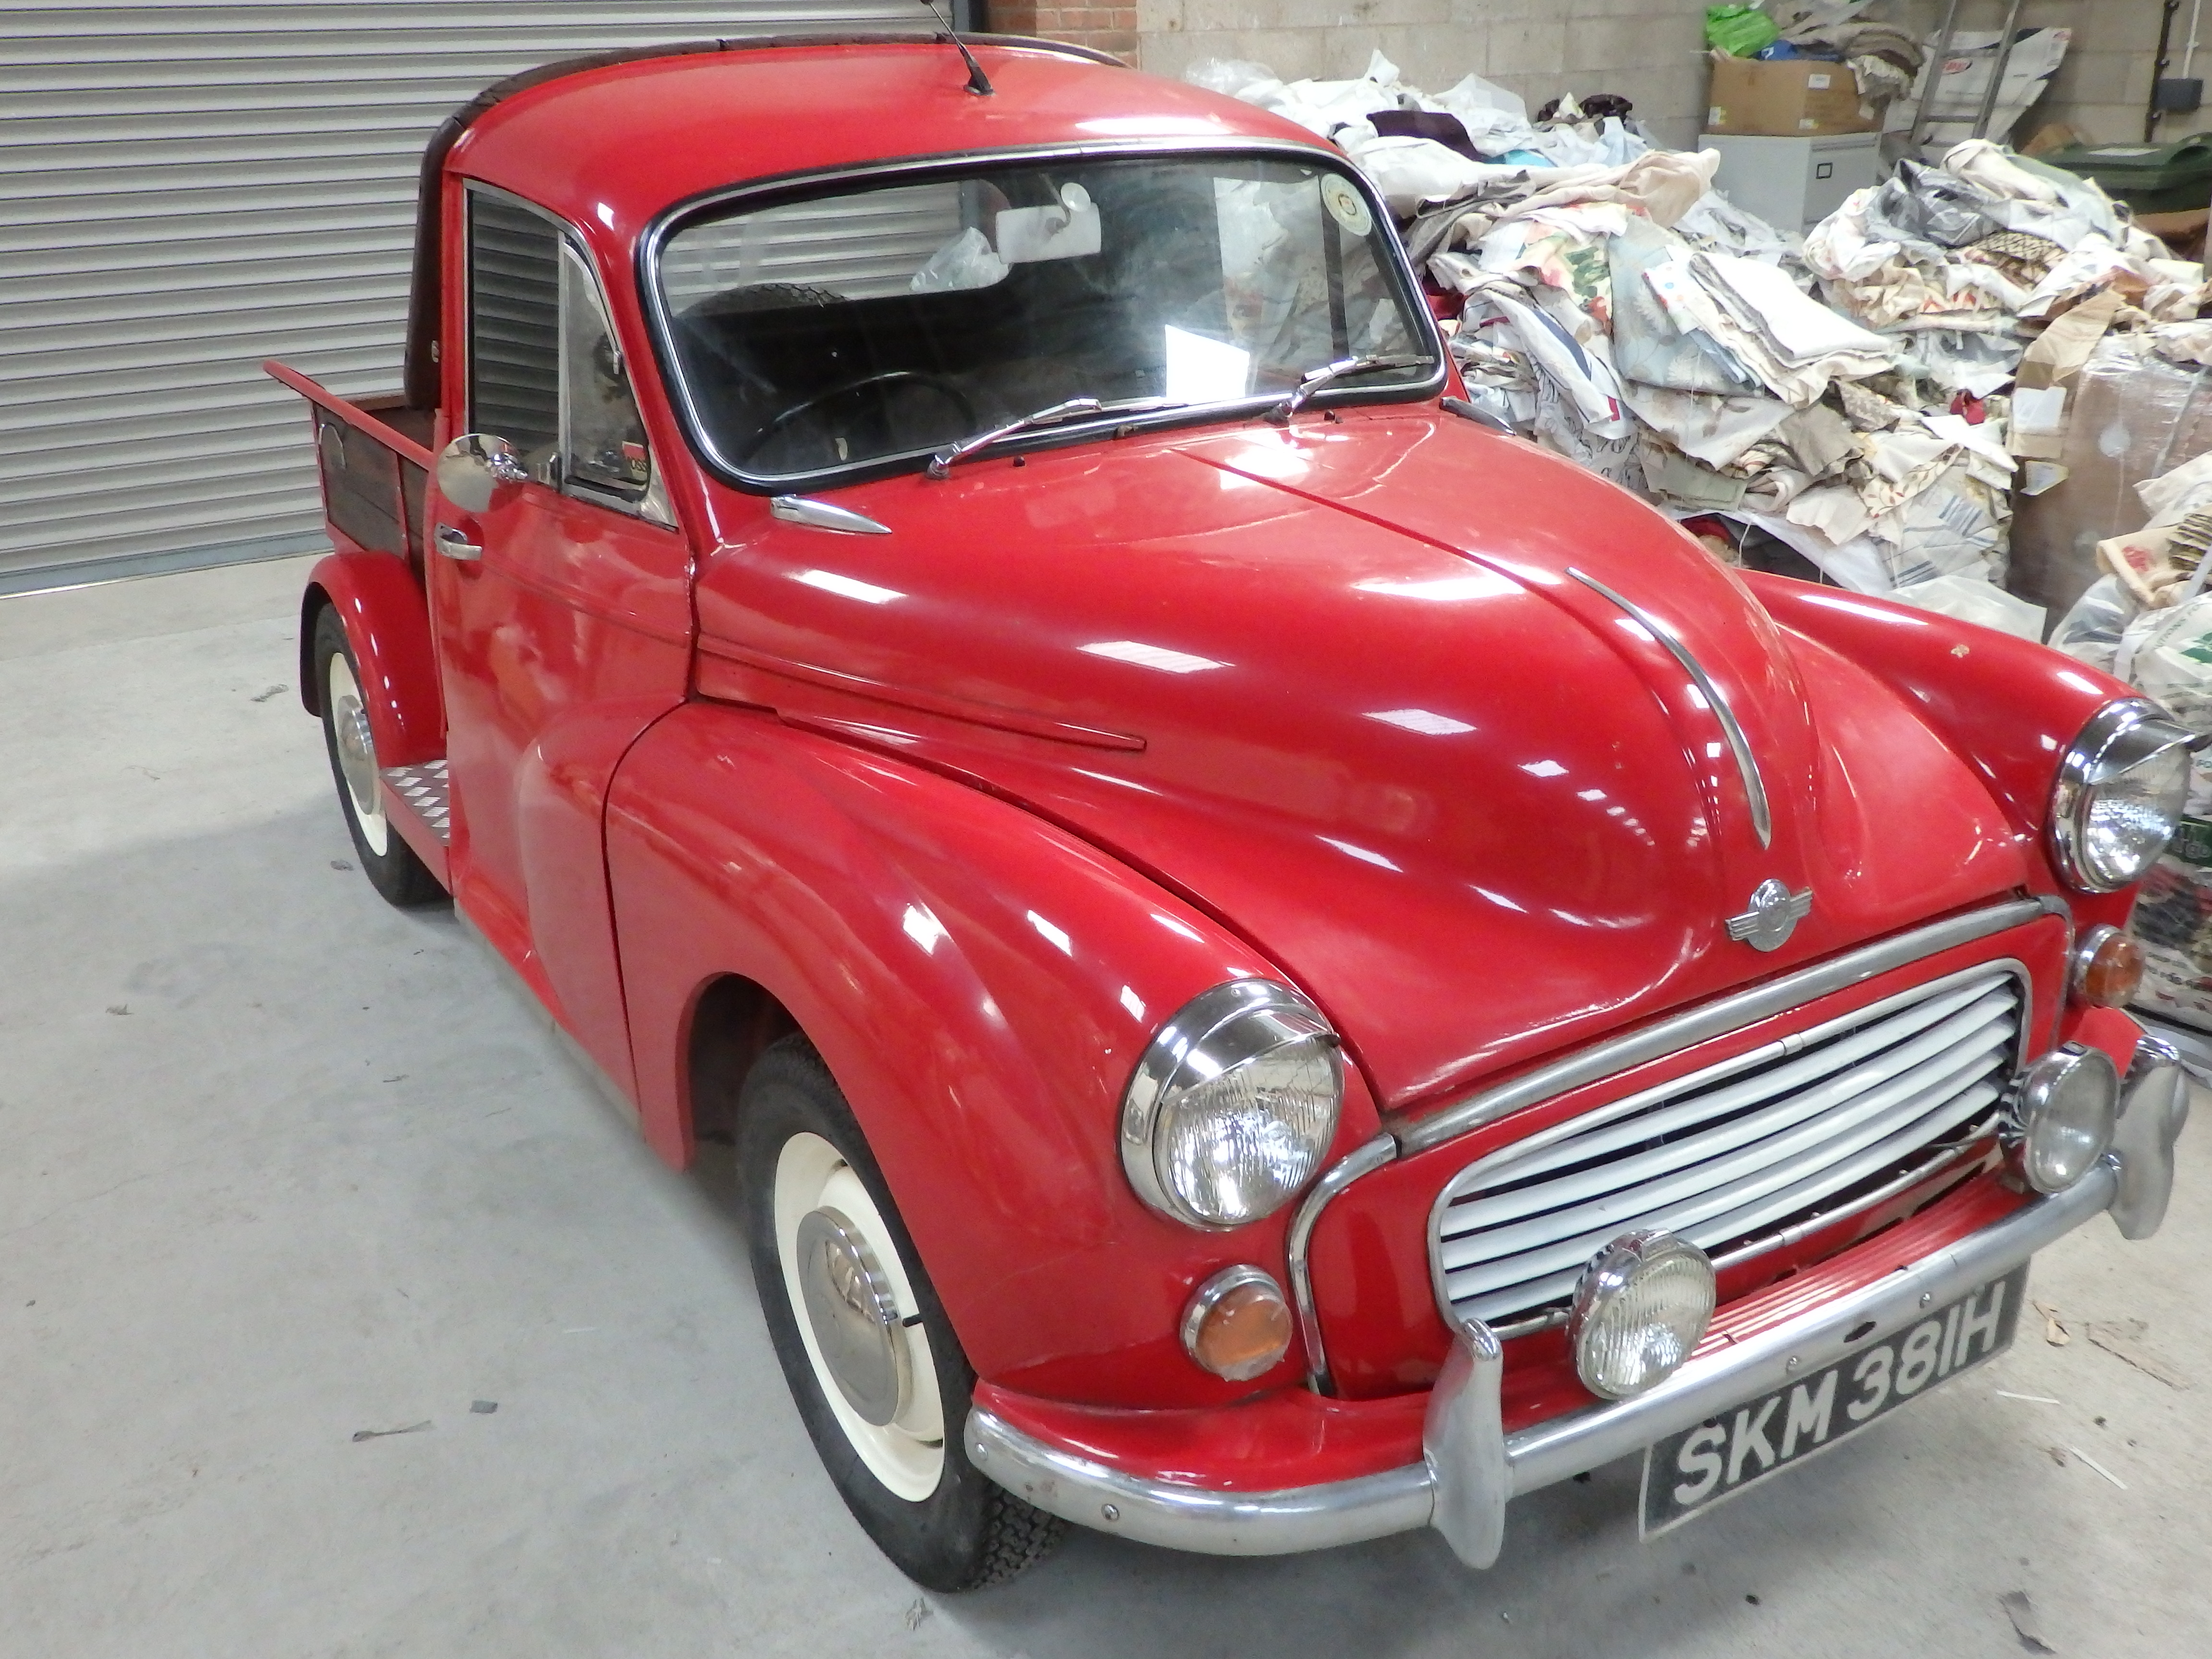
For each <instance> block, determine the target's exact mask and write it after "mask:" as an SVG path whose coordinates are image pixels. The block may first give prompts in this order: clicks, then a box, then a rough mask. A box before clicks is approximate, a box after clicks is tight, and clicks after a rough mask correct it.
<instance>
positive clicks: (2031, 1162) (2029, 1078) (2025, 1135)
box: [2006, 1042, 2120, 1194]
mask: <svg viewBox="0 0 2212 1659" xmlns="http://www.w3.org/2000/svg"><path fill="white" fill-rule="evenodd" d="M2076 1079H2093V1080H2094V1082H2095V1083H2096V1084H2098V1085H2101V1086H2100V1088H2099V1092H2098V1099H2099V1102H2100V1118H2101V1122H2100V1125H2099V1126H2098V1129H2099V1133H2097V1134H2096V1135H2095V1136H2094V1137H2093V1139H2094V1145H2093V1146H2092V1148H2091V1150H2090V1151H2089V1152H2088V1154H2087V1156H2086V1157H2084V1158H2081V1160H2080V1167H2079V1168H2078V1169H2076V1170H2074V1171H2073V1172H2072V1173H2071V1174H2070V1175H2065V1176H2063V1177H2060V1178H2052V1177H2051V1176H2050V1174H2049V1170H2048V1164H2049V1160H2048V1158H2046V1157H2045V1155H2044V1153H2043V1152H2042V1151H2041V1150H2040V1146H2041V1143H2042V1142H2043V1141H2044V1140H2045V1139H2046V1138H2047V1137H2048V1136H2050V1135H2051V1134H2057V1133H2065V1132H2066V1130H2067V1128H2068V1127H2071V1126H2056V1127H2054V1126H2053V1125H2054V1121H2053V1118H2052V1114H2053V1113H2054V1112H2055V1111H2056V1110H2057V1103H2058V1101H2059V1098H2060V1097H2061V1095H2062V1093H2063V1091H2065V1090H2066V1088H2067V1087H2068V1085H2069V1084H2072V1083H2073V1082H2075V1080H2076ZM2119 1107H2120V1069H2119V1067H2118V1066H2116V1065H2114V1064H2113V1063H2112V1056H2111V1055H2110V1054H2106V1052H2105V1051H2104V1050H2103V1049H2102V1048H2089V1047H2087V1045H2086V1044H2083V1043H2079V1042H2069V1043H2067V1044H2066V1045H2064V1046H2063V1048H2053V1049H2052V1050H2051V1052H2050V1053H2049V1054H2045V1055H2043V1056H2042V1057H2041V1058H2039V1059H2038V1060H2035V1061H2034V1062H2033V1064H2031V1065H2030V1066H2028V1068H2027V1070H2026V1071H2025V1072H2023V1073H2021V1079H2020V1090H2019V1093H2018V1095H2017V1096H2016V1097H2015V1100H2014V1103H2013V1109H2012V1114H2011V1120H2012V1121H2011V1122H2010V1123H2009V1124H2008V1125H2007V1129H2008V1133H2007V1136H2006V1139H2008V1140H2010V1141H2012V1143H2013V1146H2012V1152H2013V1157H2014V1159H2015V1164H2016V1167H2017V1168H2018V1170H2019V1171H2020V1175H2021V1179H2022V1180H2024V1181H2026V1182H2027V1184H2028V1185H2029V1186H2030V1187H2032V1188H2034V1189H2035V1190H2036V1191H2037V1192H2039V1193H2045V1194H2050V1193H2063V1192H2064V1191H2066V1190H2067V1189H2068V1188H2071V1187H2074V1186H2075V1185H2078V1184H2079V1183H2080V1182H2081V1179H2082V1177H2084V1176H2087V1174H2088V1173H2089V1172H2090V1171H2091V1170H2093V1169H2095V1168H2096V1167H2097V1164H2098V1163H2099V1162H2100V1160H2101V1159H2102V1158H2104V1156H2105V1154H2106V1152H2109V1151H2111V1150H2112V1136H2113V1134H2114V1133H2116V1132H2117V1130H2118V1127H2119Z"/></svg>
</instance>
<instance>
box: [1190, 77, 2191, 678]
mask: <svg viewBox="0 0 2212 1659" xmlns="http://www.w3.org/2000/svg"><path fill="white" fill-rule="evenodd" d="M1190 78H1191V79H1192V80H1194V81H1195V82H1199V83H1200V84H1202V85H1206V86H1209V87H1212V88H1216V89H1218V90H1221V91H1225V92H1228V93H1231V94H1234V95H1236V96H1237V97H1241V98H1243V99H1245V100H1248V101H1249V102H1253V103H1256V104H1259V105H1261V106H1264V107H1267V108H1269V109H1273V110H1275V111H1277V112H1279V113H1281V114H1284V115H1285V116H1287V117H1288V118H1291V119H1292V120H1295V121H1297V122H1300V123H1301V124H1303V125H1305V126H1307V127H1309V128H1310V129H1311V130H1312V131H1316V132H1317V133H1320V134H1322V135H1323V136H1325V137H1330V138H1332V139H1333V140H1334V142H1335V143H1337V144H1338V145H1339V146H1340V147H1341V148H1342V149H1344V151H1345V152H1346V155H1349V156H1351V158H1352V160H1353V161H1355V162H1356V163H1357V164H1358V166H1359V167H1361V168H1362V170H1364V172H1365V173H1367V174H1368V175H1369V176H1370V178H1371V179H1373V180H1374V182H1375V184H1376V186H1377V188H1378V190H1379V191H1380V192H1381V193H1382V195H1383V197H1384V198H1385V200H1386V201H1387V202H1388V203H1389V206H1390V209H1391V210H1392V212H1393V214H1394V215H1395V216H1396V219H1397V222H1398V228H1399V232H1400V234H1401V236H1402V237H1403V239H1404V240H1405V243H1406V246H1407V252H1409V253H1410V254H1411V256H1412V258H1413V263H1414V265H1415V268H1416V269H1417V270H1419V271H1420V273H1421V274H1422V276H1423V278H1424V280H1425V285H1426V287H1427V289H1428V291H1429V296H1430V301H1431V306H1432V307H1433V308H1434V309H1435V310H1436V311H1437V314H1438V315H1439V316H1440V317H1441V318H1443V326H1444V328H1445V330H1446V331H1447V333H1448V334H1449V336H1450V337H1451V346H1452V351H1453V355H1454V356H1455V358H1456V359H1457V360H1458V362H1459V364H1460V367H1461V369H1462V376H1463V378H1464V380H1466V383H1467V386H1468V395H1469V397H1470V398H1471V399H1472V400H1473V401H1474V403H1475V404H1477V405H1478V406H1480V407H1481V408H1482V409H1484V410H1486V412H1487V413H1489V414H1491V415H1492V416H1496V417H1497V418H1498V419H1500V420H1502V421H1503V422H1505V423H1507V424H1509V425H1510V426H1511V427H1512V428H1514V429H1515V430H1516V431H1518V432H1520V433H1521V434H1522V435H1524V436H1528V437H1529V438H1532V439H1534V441H1537V442H1538V443H1541V444H1542V445H1544V446H1545V447H1548V448H1551V449H1553V450H1556V451H1558V452H1559V453H1562V454H1565V455H1567V456H1569V457H1571V458H1572V459H1575V460H1577V461H1578V462H1580V463H1581V464H1582V465H1585V466H1587V467H1589V468H1590V469H1592V470H1593V471H1597V472H1600V473H1601V474H1603V475H1604V476H1605V477H1609V478H1611V479H1613V480H1614V481H1615V482H1616V483H1620V484H1622V485H1623V486H1625V487H1626V488H1628V489H1633V490H1636V491H1638V492H1639V493H1641V494H1643V495H1645V496H1646V497H1648V498H1649V499H1650V500H1651V501H1655V502H1656V503H1657V504H1658V505H1659V506H1661V507H1663V508H1665V509H1667V510H1668V511H1669V512H1671V513H1674V515H1675V516H1676V517H1678V518H1684V519H1692V518H1695V519H1705V518H1719V519H1723V520H1731V521H1733V522H1734V523H1735V524H1736V525H1739V526H1755V527H1757V528H1758V529H1759V530H1762V531H1764V532H1766V533H1768V534H1770V535H1771V536H1773V537H1775V538H1778V539H1779V540H1780V541H1781V542H1783V543H1784V544H1786V545H1787V546H1789V547H1790V548H1791V549H1793V550H1795V551H1796V553H1798V554H1799V555H1801V556H1803V557H1804V558H1806V559H1808V560H1810V561H1811V562H1813V563H1814V565H1816V566H1818V567H1819V568H1820V569H1821V570H1822V571H1823V572H1825V573H1826V574H1827V575H1828V576H1829V577H1830V578H1832V580H1836V581H1838V582H1839V583H1841V584H1843V585H1844V586H1849V587H1852V588H1856V589H1858V590H1860V591H1862V592H1900V597H1903V598H1905V599H1910V600H1912V601H1915V602H1917V603H1921V604H1924V605H1929V606H1930V607H1931V608H1935V609H1940V610H1944V611H1948V612H1950V613H1953V614H1960V615H1970V616H1972V617H1975V618H1976V619H1978V620H1989V621H1996V622H1997V623H1999V624H2000V625H2003V626H2008V627H2011V628H2013V629H2015V631H2018V632H2021V633H2026V634H2031V635H2037V634H2039V632H2040V629H2041V625H2042V613H2041V611H2039V610H2038V609H2037V608H2036V607H2033V606H2032V605H2030V606H2024V605H2020V604H2019V603H2018V602H2016V601H2014V600H2012V599H2011V598H2010V596H2009V595H2006V594H2004V593H2002V592H1998V591H1997V589H1996V586H1994V585H1995V584H1998V583H2001V582H2002V580H2003V578H2004V575H2005V568H2006V557H2007V549H2008V527H2009V524H2010V520H2011V516H2012V499H2013V490H2014V487H2015V480H2016V478H2017V477H2019V475H2020V473H2021V466H2022V464H2023V461H2027V462H2028V463H2029V464H2030V465H2033V466H2034V467H2038V468H2040V469H2041V471H2040V472H2039V475H2038V476H2039V483H2040V482H2048V481H2049V478H2050V477H2051V476H2056V475H2061V474H2062V473H2063V469H2060V468H2058V467H2057V466H2055V465H2051V461H2050V459H2048V456H2049V453H2051V452H2049V449H2048V445H2049V440H2047V439H2039V438H2037V437H2036V436H2035V435H2034V434H2033V432H2032V431H2031V432H2030V433H2029V434H2027V435H2025V436H2023V435H2021V434H2019V433H2016V432H2015V430H2014V426H2013V422H2012V421H2011V419H2010V416H2011V415H2012V412H2013V408H2014V402H2013V399H2012V398H2008V396H2007V395H2005V394H2006V393H2007V392H2008V389H2010V388H2011V387H2012V386H2013V385H2014V382H2015V377H2018V379H2019V380H2020V384H2021V386H2023V387H2025V388H2027V393H2026V395H2025V401H2026V403H2027V405H2028V406H2029V408H2030V409H2031V410H2032V411H2033V412H2034V413H2035V415H2036V417H2037V418H2038V419H2041V420H2045V421H2046V422H2048V421H2053V420H2057V421H2059V422H2062V424H2063V411H2062V410H2058V408H2057V404H2059V403H2063V395H2064V392H2065V386H2066V384H2067V377H2068V376H2069V374H2072V373H2073V372H2074V371H2075V370H2076V369H2078V368H2080V366H2081V362H2083V361H2084V360H2085V359H2086V358H2087V356H2088V355H2089V353H2090V352H2091V350H2092V349H2093V348H2094V347H2095V346H2096V344H2097V342H2098V339H2099V338H2100V337H2101V336H2103V335H2104V334H2105V333H2106V331H2108V330H2114V329H2122V330H2139V329H2145V328H2148V327H2150V326H2151V325H2154V323H2156V322H2159V321H2161V320H2179V319H2190V318H2194V317H2195V315H2196V313H2197V306H2198V304H2199V302H2200V301H2201V300H2202V299H2203V297H2204V289H2203V271H2202V270H2201V269H2200V268H2199V267H2198V266H2197V265H2194V264H2181V263H2179V262H2177V261H2174V260H2172V259H2169V258H2166V249H2165V247H2164V246H2163V245H2162V244H2160V243H2159V242H2158V241H2157V240H2155V239H2154V238H2152V237H2149V236H2148V235H2146V234H2143V233H2142V232H2141V231H2139V230H2137V229H2136V228H2133V227H2132V226H2131V225H2130V224H2129V223H2127V222H2126V221H2125V220H2124V217H2123V216H2122V215H2121V214H2120V213H2119V212H2118V211H2116V210H2114V208H2113V206H2112V203H2111V202H2110V201H2109V200H2107V199H2106V197H2105V196H2104V195H2103V193H2102V192H2101V191H2099V190H2098V188H2097V186H2096V185H2094V184H2093V183H2091V182H2089V181H2087V180H2085V179H2077V178H2075V177H2074V176H2073V175H2071V174H2069V173H2060V172H2058V171H2057V170H2055V169H2053V168H2050V167H2043V166H2041V165H2040V164H2039V163H2036V162H2033V161H2027V160H2025V159H2023V158H2021V157H2019V156H2015V155H2012V154H2010V153H2009V152H2008V151H2005V150H2002V149H1999V148H1998V147H1997V146H1996V145H1994V144H1991V143H1987V142H1986V141H1982V140H1973V141H1969V142H1967V143H1960V144H1957V145H1954V146H1953V147H1952V148H1951V149H1948V151H1946V152H1945V153H1944V155H1943V158H1942V164H1941V165H1939V166H1932V167H1931V166H1924V165H1923V164H1920V163H1917V162H1908V163H1906V164H1905V166H1904V167H1903V168H1902V170H1901V171H1900V173H1899V175H1898V176H1897V177H1896V178H1894V179H1891V180H1889V181H1888V182H1887V183H1885V184H1883V185H1879V186H1877V187H1875V188H1874V189H1870V190H1863V191H1858V192H1857V193H1856V194H1854V195H1853V196H1852V197H1850V199H1849V200H1847V201H1846V202H1845V203H1844V205H1843V207H1842V208H1840V209H1839V210H1838V211H1837V212H1836V213H1835V214H1833V215H1832V216H1830V217H1829V218H1828V219H1826V220H1825V221H1824V222H1821V223H1820V225H1819V226H1817V227H1815V228H1814V230H1813V231H1812V233H1811V234H1809V235H1808V236H1807V237H1806V238H1805V239H1804V241H1803V243H1802V247H1801V246H1793V244H1792V242H1791V241H1790V240H1785V239H1784V237H1783V236H1782V235H1781V234H1779V233H1778V232H1777V231H1776V230H1775V229H1774V228H1772V227H1771V226H1769V225H1767V224H1765V223H1764V222H1761V221H1759V220H1758V219H1756V218H1753V216H1750V215H1748V214H1746V213H1743V212H1741V211H1740V210H1737V209H1736V208H1735V207H1734V206H1732V205H1731V204H1729V201H1728V200H1727V198H1726V197H1724V196H1723V195H1722V194H1721V193H1720V192H1718V191H1715V190H1714V189H1713V188H1712V179H1713V176H1714V173H1715V170H1716V169H1717V166H1718V164H1719V158H1718V156H1717V155H1715V154H1713V153H1712V152H1710V151H1708V152H1705V153H1702V154H1687V153H1683V152H1677V151H1668V150H1664V149H1655V148H1654V147H1652V145H1651V144H1650V142H1649V140H1648V138H1647V137H1646V136H1645V135H1644V132H1643V131H1642V130H1641V129H1640V128H1639V127H1638V125H1636V124H1635V123H1634V121H1633V120H1632V118H1623V117H1622V116H1620V115H1619V114H1610V115H1607V116H1605V117H1603V118H1592V117H1591V116H1589V115H1587V114H1585V112H1584V111H1583V107H1582V106H1579V105H1577V103H1576V101H1575V100H1572V99H1565V100H1559V104H1558V106H1557V107H1556V109H1553V108H1552V107H1551V106H1547V112H1548V113H1549V118H1547V119H1536V120H1532V119H1531V118H1530V117H1529V115H1528V108H1527V106H1526V105H1525V104H1524V103H1523V102H1522V100H1520V99H1519V98H1517V97H1516V96H1515V95H1514V94H1511V93H1510V92H1507V91H1506V90H1504V88H1499V87H1496V86H1493V85H1492V84H1490V83H1489V82H1486V81H1483V80H1482V79H1481V78H1480V76H1473V75H1470V76H1467V77H1465V78H1464V79H1462V81H1460V82H1458V83H1457V84H1455V85H1454V86H1453V87H1452V88H1449V90H1448V91H1446V92H1443V93H1440V94H1434V95H1431V94H1425V93H1423V92H1421V91H1419V89H1417V88H1413V87H1409V86H1407V85H1406V84H1405V83H1404V82H1403V81H1402V80H1401V78H1400V76H1399V71H1398V70H1397V68H1396V66H1395V65H1394V64H1391V63H1390V62H1389V60H1388V59H1387V58H1384V57H1383V55H1382V54H1381V53H1380V52H1377V53H1376V54H1374V56H1373V58H1371V59H1370V63H1369V64H1368V67H1367V71H1366V73H1365V74H1364V76H1361V77H1360V78H1359V79H1358V80H1354V81H1337V82H1316V81H1299V82H1291V83H1288V84H1285V82H1282V81H1280V80H1279V79H1278V78H1276V77H1275V76H1273V75H1272V74H1270V73H1269V72H1268V71H1267V70H1266V69H1265V68H1263V67H1262V66H1261V65H1258V64H1230V63H1220V62H1212V63H1206V64H1199V65H1196V66H1195V67H1194V69H1193V70H1191V71H1190ZM1590 102H1591V103H1592V104H1593V105H1594V106H1600V107H1614V106H1618V105H1619V100H1607V101H1606V103H1604V104H1602V105H1601V104H1600V102H1599V100H1596V99H1593V100H1590ZM2205 332H2206V333H2207V334H2208V335H2212V325H2207V327H2206V329H2205ZM2205 344H2206V349H2207V351H2208V355H2212V339H2208V340H2207V342H2206V343H2205ZM2054 393H2055V394H2057V397H2056V398H2055V399H2054V397H2053V394H2054ZM1740 540H1741V532H1736V533H1735V534H1734V535H1731V536H1729V537H1728V538H1707V543H1708V545H1717V546H1720V547H1728V546H1733V545H1735V544H1738V543H1739V542H1740Z"/></svg>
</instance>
